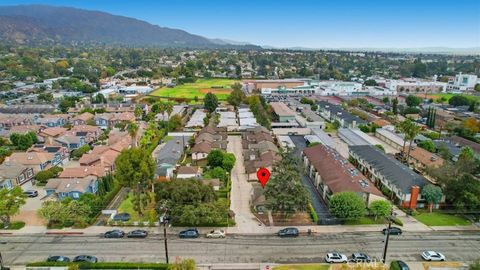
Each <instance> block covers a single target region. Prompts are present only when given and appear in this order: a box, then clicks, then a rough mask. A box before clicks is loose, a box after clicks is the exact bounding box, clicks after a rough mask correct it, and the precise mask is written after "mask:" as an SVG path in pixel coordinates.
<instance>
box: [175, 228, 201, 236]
mask: <svg viewBox="0 0 480 270" xmlns="http://www.w3.org/2000/svg"><path fill="white" fill-rule="evenodd" d="M178 236H179V237H180V238H198V237H199V236H200V234H199V233H198V230H197V229H196V228H195V229H187V230H184V231H181V232H180V233H179V234H178Z"/></svg>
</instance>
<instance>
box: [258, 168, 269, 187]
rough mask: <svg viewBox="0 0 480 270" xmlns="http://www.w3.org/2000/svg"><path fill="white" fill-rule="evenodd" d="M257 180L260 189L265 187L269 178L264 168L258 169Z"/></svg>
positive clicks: (267, 171)
mask: <svg viewBox="0 0 480 270" xmlns="http://www.w3.org/2000/svg"><path fill="white" fill-rule="evenodd" d="M257 178H258V181H259V182H260V184H261V185H262V187H265V185H266V184H267V182H268V179H269V178H270V171H269V170H268V169H266V168H260V169H258V171H257Z"/></svg>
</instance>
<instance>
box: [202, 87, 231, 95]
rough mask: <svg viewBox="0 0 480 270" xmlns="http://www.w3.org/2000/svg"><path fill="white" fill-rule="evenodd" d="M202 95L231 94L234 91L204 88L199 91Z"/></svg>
mask: <svg viewBox="0 0 480 270" xmlns="http://www.w3.org/2000/svg"><path fill="white" fill-rule="evenodd" d="M199 92H200V93H202V94H207V93H209V92H210V93H212V94H230V93H231V92H232V90H230V89H225V88H204V89H200V91H199Z"/></svg>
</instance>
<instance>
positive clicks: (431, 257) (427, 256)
mask: <svg viewBox="0 0 480 270" xmlns="http://www.w3.org/2000/svg"><path fill="white" fill-rule="evenodd" d="M422 258H423V259H424V260H425V261H445V256H444V255H443V254H442V253H440V252H436V251H424V252H422Z"/></svg>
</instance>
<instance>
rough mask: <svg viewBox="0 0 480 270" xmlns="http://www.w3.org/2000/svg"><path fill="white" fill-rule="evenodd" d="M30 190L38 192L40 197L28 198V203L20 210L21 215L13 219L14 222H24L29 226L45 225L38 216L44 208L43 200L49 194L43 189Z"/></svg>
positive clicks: (35, 187)
mask: <svg viewBox="0 0 480 270" xmlns="http://www.w3.org/2000/svg"><path fill="white" fill-rule="evenodd" d="M30 189H31V190H36V191H38V196H37V197H35V198H27V200H26V203H25V204H24V205H23V206H22V207H21V208H20V213H19V214H18V215H16V216H14V217H13V218H12V219H13V220H14V221H23V222H25V224H26V225H28V226H41V225H44V222H43V220H42V219H40V218H39V217H38V216H37V210H38V209H40V208H41V207H42V202H43V201H42V198H44V197H45V196H46V195H47V193H46V192H45V190H44V189H43V187H38V186H33V187H31V188H30Z"/></svg>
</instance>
